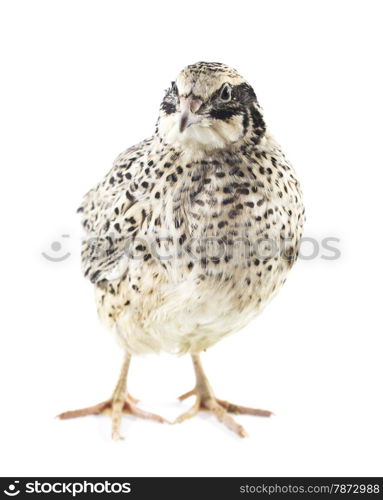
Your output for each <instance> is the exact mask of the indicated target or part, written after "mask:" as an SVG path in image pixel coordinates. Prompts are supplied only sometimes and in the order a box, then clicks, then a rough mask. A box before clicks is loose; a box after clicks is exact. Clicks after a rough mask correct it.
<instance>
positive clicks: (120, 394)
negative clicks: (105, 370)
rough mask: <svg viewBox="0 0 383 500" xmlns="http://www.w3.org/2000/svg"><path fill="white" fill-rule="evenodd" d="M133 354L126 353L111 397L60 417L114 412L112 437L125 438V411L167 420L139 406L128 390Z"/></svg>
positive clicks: (66, 412)
mask: <svg viewBox="0 0 383 500" xmlns="http://www.w3.org/2000/svg"><path fill="white" fill-rule="evenodd" d="M130 359H131V355H130V354H126V356H125V359H124V363H123V365H122V368H121V373H120V377H119V379H118V382H117V385H116V388H115V389H114V392H113V395H112V397H111V398H110V399H107V400H106V401H103V402H102V403H98V404H96V405H94V406H89V407H87V408H82V409H80V410H72V411H65V412H64V413H60V415H57V417H58V418H60V419H67V418H76V417H84V416H86V415H100V414H110V413H111V414H112V439H115V440H118V439H123V438H122V436H121V434H120V427H121V418H122V414H123V413H130V414H131V415H135V416H136V417H140V418H148V419H152V420H156V421H157V422H166V420H165V419H164V418H162V417H160V416H159V415H155V414H154V413H149V412H146V411H144V410H141V409H140V408H138V407H137V405H136V403H137V402H138V400H137V399H135V398H133V397H132V396H130V395H129V394H128V393H127V391H126V378H127V375H128V370H129V365H130Z"/></svg>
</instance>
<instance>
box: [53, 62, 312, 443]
mask: <svg viewBox="0 0 383 500" xmlns="http://www.w3.org/2000/svg"><path fill="white" fill-rule="evenodd" d="M79 211H80V212H82V214H83V221H82V223H83V226H84V228H85V230H86V232H87V237H86V238H85V239H84V241H83V246H82V265H83V270H84V274H85V277H86V278H88V279H89V280H90V281H91V282H92V283H93V284H94V287H95V292H96V301H97V309H98V314H99V316H100V318H101V320H102V322H103V323H104V324H106V325H107V326H108V327H109V328H110V329H111V330H114V331H115V332H116V333H117V335H118V337H119V339H120V340H121V343H122V345H123V347H124V352H125V360H124V363H123V367H122V371H121V375H120V378H119V380H118V383H117V386H116V388H115V390H114V393H113V396H112V397H111V398H110V399H109V400H107V401H104V402H102V403H100V404H98V405H96V406H93V407H90V408H85V409H82V410H76V411H69V412H65V413H63V414H61V415H60V417H61V418H71V417H78V416H82V415H89V414H100V413H104V412H111V414H112V437H113V438H114V439H119V438H120V423H121V416H122V413H123V412H129V413H132V414H134V415H137V416H139V417H144V418H152V419H155V420H158V421H160V422H163V421H164V419H163V418H161V417H159V416H157V415H154V414H151V413H147V412H144V411H143V410H141V409H140V408H138V407H137V406H136V400H135V399H133V398H132V397H131V396H130V395H128V393H127V389H126V378H127V373H128V368H129V363H130V359H131V356H132V355H134V354H141V353H149V352H150V353H154V352H156V353H158V352H160V351H166V352H170V353H176V354H186V353H189V354H190V355H191V357H192V361H193V365H194V370H195V375H196V385H195V388H194V389H193V390H192V391H190V392H188V393H186V394H185V395H183V396H181V399H184V398H186V397H188V396H190V395H195V396H196V402H195V404H194V406H193V407H192V408H191V409H190V410H189V411H187V412H186V413H185V414H183V415H181V416H180V417H178V419H177V420H176V422H181V421H183V420H185V419H187V418H189V417H191V416H193V415H195V414H196V413H197V412H198V411H199V410H201V409H205V410H209V411H210V412H211V413H213V414H214V415H215V416H216V417H217V418H218V419H219V420H220V421H221V422H223V423H224V424H226V425H227V426H228V427H229V428H230V429H232V430H233V431H235V432H236V433H238V434H239V435H240V436H245V435H246V434H245V431H244V429H243V427H242V426H240V425H239V424H238V423H237V422H236V421H235V420H234V419H233V418H232V417H231V416H230V413H244V414H250V415H262V416H269V415H270V414H271V413H270V412H268V411H266V410H259V409H251V408H246V407H242V406H238V405H235V404H232V403H229V402H227V401H223V400H220V399H218V398H216V396H215V395H214V392H213V390H212V388H211V386H210V384H209V382H208V380H207V378H206V375H205V374H204V371H203V369H202V366H201V361H200V357H199V353H200V352H201V351H203V350H205V349H207V348H209V347H211V346H212V345H213V344H215V343H216V342H218V341H219V340H220V339H221V338H223V337H224V336H226V335H228V334H229V333H232V332H235V331H237V330H240V329H241V328H243V327H244V326H245V325H247V324H248V323H249V321H251V320H252V319H253V318H254V317H255V316H256V315H257V314H259V312H260V311H261V310H262V308H263V307H264V306H265V304H266V303H267V302H268V301H269V300H270V299H271V297H272V296H273V295H274V294H275V293H276V292H277V291H278V290H279V288H280V287H281V286H282V284H283V283H284V282H285V280H286V276H287V273H288V271H289V270H290V268H291V267H292V265H293V263H294V262H295V260H296V257H297V253H298V246H299V241H300V238H301V234H302V226H303V221H304V207H303V204H302V198H301V191H300V187H299V183H298V181H297V179H296V176H295V173H294V170H293V169H292V167H291V165H290V163H289V162H288V161H287V160H286V158H285V156H284V154H283V153H282V151H281V149H280V146H279V145H278V144H277V143H276V141H275V140H274V139H273V137H272V136H271V135H270V134H269V132H268V130H267V127H266V124H265V121H264V118H263V112H262V109H261V108H260V106H259V104H258V100H257V97H256V95H255V93H254V90H253V89H252V87H251V86H250V85H249V84H248V83H247V82H246V81H245V80H244V79H243V78H242V77H241V76H240V75H239V74H238V73H237V71H235V70H234V69H232V68H230V67H228V66H226V65H224V64H220V63H209V62H199V63H196V64H192V65H190V66H187V67H186V68H185V69H183V70H182V71H181V73H180V74H179V75H178V77H177V79H176V81H175V82H172V85H171V87H170V88H169V90H168V91H167V92H166V94H165V97H164V99H163V101H162V104H161V108H160V114H159V118H158V121H157V126H156V129H155V132H154V135H153V136H152V137H150V138H149V139H146V140H145V141H143V142H141V143H140V144H138V145H136V146H133V147H131V148H129V149H127V150H126V151H125V152H124V153H122V154H120V156H118V158H117V159H116V161H115V162H114V165H113V168H112V169H111V170H110V172H109V173H108V174H107V175H106V177H105V178H104V179H103V180H102V181H101V182H100V183H99V184H97V186H95V187H94V188H93V189H91V190H90V191H89V192H88V193H87V194H86V195H85V197H84V200H83V202H82V205H81V207H80V209H79Z"/></svg>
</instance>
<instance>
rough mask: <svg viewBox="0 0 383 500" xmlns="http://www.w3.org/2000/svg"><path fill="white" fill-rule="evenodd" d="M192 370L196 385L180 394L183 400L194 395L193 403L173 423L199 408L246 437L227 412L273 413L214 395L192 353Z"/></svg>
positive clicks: (268, 415) (187, 416)
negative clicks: (230, 401) (236, 403)
mask: <svg viewBox="0 0 383 500" xmlns="http://www.w3.org/2000/svg"><path fill="white" fill-rule="evenodd" d="M192 359H193V364H194V370H195V374H196V386H195V388H194V389H193V390H192V391H189V392H187V393H186V394H183V395H182V396H180V398H179V399H180V400H181V401H183V400H184V399H187V398H188V397H190V396H196V401H195V403H194V405H193V406H192V407H191V408H190V409H189V410H188V411H186V412H185V413H183V414H182V415H180V416H179V417H178V418H177V419H176V420H175V422H174V423H181V422H183V421H184V420H187V419H188V418H191V417H193V416H195V415H196V414H197V413H198V412H199V411H201V410H207V411H210V412H211V413H212V414H213V415H215V416H216V417H217V419H218V420H219V421H220V422H222V423H223V424H225V425H226V426H227V427H228V428H229V429H230V430H232V431H233V432H235V433H236V434H238V435H239V436H240V437H246V436H247V433H246V431H245V429H244V428H243V427H242V425H240V424H238V423H237V422H236V421H235V420H234V419H233V417H231V416H230V415H229V413H235V414H243V415H256V416H260V417H270V416H271V415H272V414H273V413H272V412H271V411H268V410H260V409H257V408H248V407H246V406H239V405H235V404H233V403H229V402H228V401H224V400H222V399H218V398H216V397H215V395H214V392H213V390H212V388H211V386H210V384H209V381H208V380H207V378H206V375H205V373H204V371H203V369H202V365H201V361H200V359H199V356H198V355H192Z"/></svg>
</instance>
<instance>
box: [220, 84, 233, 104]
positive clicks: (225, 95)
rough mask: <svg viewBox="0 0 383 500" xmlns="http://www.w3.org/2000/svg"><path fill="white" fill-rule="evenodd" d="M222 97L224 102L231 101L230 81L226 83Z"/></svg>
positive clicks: (222, 90)
mask: <svg viewBox="0 0 383 500" xmlns="http://www.w3.org/2000/svg"><path fill="white" fill-rule="evenodd" d="M219 96H220V98H221V100H222V101H224V102H229V101H230V100H231V87H230V85H229V84H228V83H225V84H224V86H223V87H222V89H221V93H220V95H219Z"/></svg>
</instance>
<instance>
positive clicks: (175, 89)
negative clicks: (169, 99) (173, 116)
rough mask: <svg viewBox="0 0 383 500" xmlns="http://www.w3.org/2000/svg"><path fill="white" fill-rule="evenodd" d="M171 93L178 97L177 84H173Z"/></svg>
mask: <svg viewBox="0 0 383 500" xmlns="http://www.w3.org/2000/svg"><path fill="white" fill-rule="evenodd" d="M170 88H171V91H172V92H174V93H175V94H176V95H178V87H177V84H176V82H172V83H171V85H170Z"/></svg>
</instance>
